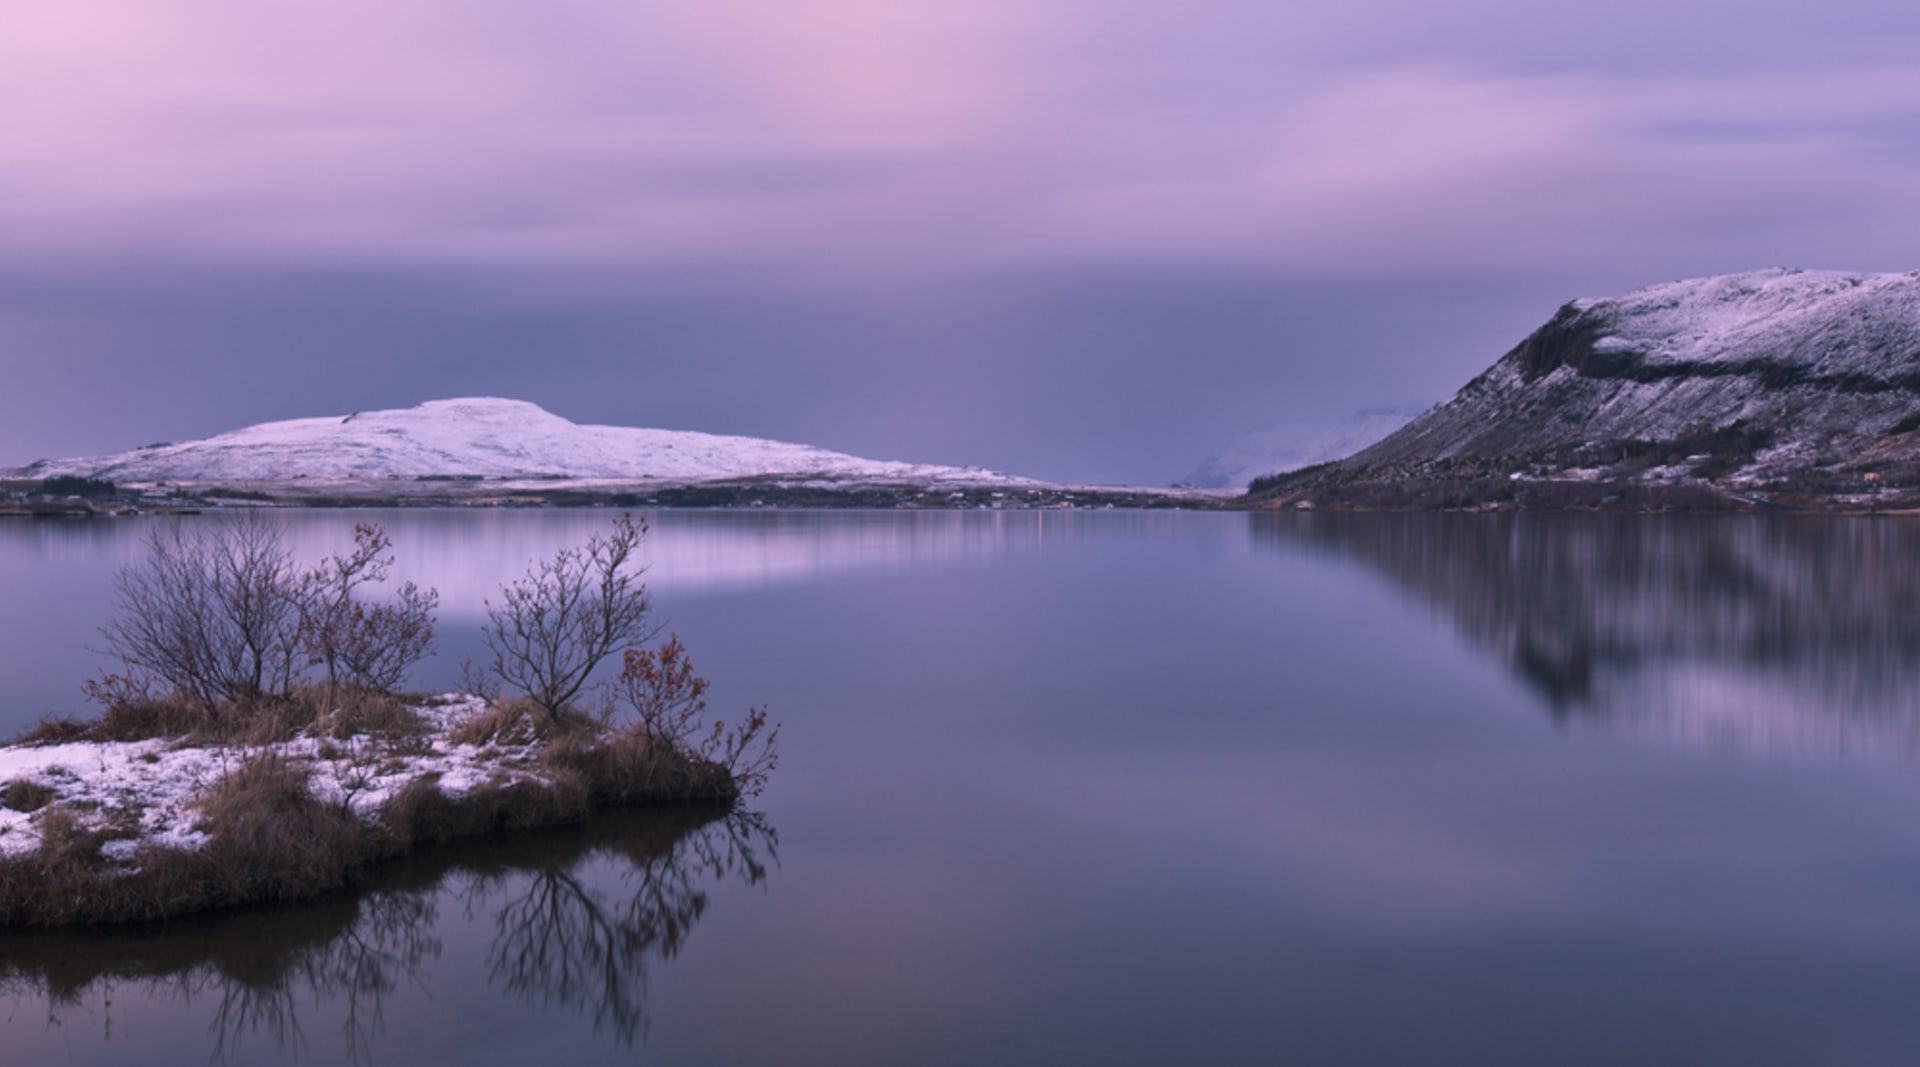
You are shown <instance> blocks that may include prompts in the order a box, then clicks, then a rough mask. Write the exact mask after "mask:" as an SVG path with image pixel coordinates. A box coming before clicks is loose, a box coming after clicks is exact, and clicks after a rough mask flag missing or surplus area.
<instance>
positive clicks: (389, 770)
mask: <svg viewBox="0 0 1920 1067" xmlns="http://www.w3.org/2000/svg"><path fill="white" fill-rule="evenodd" d="M406 711H407V712H408V713H410V714H408V715H407V716H406V724H405V726H404V727H403V728H394V727H392V726H389V727H388V728H386V729H384V730H381V731H371V730H370V731H365V732H357V733H355V734H353V735H352V736H348V737H332V736H319V737H316V736H293V737H289V738H288V739H285V740H281V741H277V742H273V743H268V744H261V745H237V744H231V743H223V744H202V743H197V742H195V741H194V740H193V739H189V738H150V739H146V740H137V741H111V740H93V739H73V740H55V741H54V742H53V743H44V744H35V743H31V740H29V741H25V742H18V743H15V744H12V745H8V746H4V747H0V803H3V804H5V810H0V926H41V927H48V926H70V925H84V924H94V923H105V922H125V921H154V920H159V919H165V918H170V917H173V916H176V915H181V914H186V913H190V912H196V911H203V910H208V909H211V908H219V907H228V906H237V905H242V904H253V903H263V902H274V901H286V900H296V899H305V898H309V897H314V896H320V895H324V894H326V893H328V892H333V891H336V890H338V889H340V888H343V887H345V886H348V885H351V884H352V883H353V882H354V881H355V880H356V879H357V877H358V875H359V873H360V872H361V871H362V870H364V869H365V868H366V867H367V866H368V865H370V864H372V863H374V862H377V861H379V860H382V859H386V858H390V857H393V856H396V855H400V854H404V853H406V852H407V851H409V850H411V849H412V848H414V847H416V846H417V845H422V844H431V843H436V842H441V841H447V840H452V839H455V838H460V837H471V836H477V835H481V834H486V833H491V832H494V831H496V830H500V829H504V828H538V827H542V826H551V825H558V824H562V823H568V822H575V821H578V820H580V819H582V818H585V817H586V816H587V815H588V814H589V813H591V812H592V811H594V810H597V809H601V808H608V807H615V806H635V805H646V804H687V803H695V804H717V805H723V806H724V805H729V804H731V803H732V802H733V801H734V800H735V799H737V797H738V796H739V792H740V790H739V783H738V782H737V781H736V780H735V778H734V777H733V775H732V774H730V773H729V772H728V770H727V769H726V768H725V767H722V766H720V765H718V764H716V763H713V762H712V761H710V760H707V759H704V758H703V757H701V756H700V755H699V754H697V753H695V752H691V751H688V750H687V749H685V748H683V747H679V746H676V745H672V744H666V743H661V742H659V741H657V740H654V739H651V738H649V737H648V736H647V735H645V734H644V733H642V732H640V731H638V730H636V729H634V728H632V727H624V728H623V727H619V726H613V725H609V724H606V723H600V722H595V721H593V720H589V719H586V718H585V717H573V718H569V719H567V720H565V721H561V720H553V719H547V720H544V721H543V720H542V719H541V718H540V717H539V716H538V713H537V712H536V711H535V710H533V709H532V708H531V707H530V706H527V705H523V704H516V703H507V704H497V703H489V702H487V701H485V700H483V699H481V698H479V697H474V696H467V695H463V694H447V695H444V696H440V697H434V698H431V699H428V700H426V701H424V702H422V703H420V704H417V705H411V706H409V707H407V709H406ZM78 729H80V728H69V730H70V732H71V731H77V730H78ZM59 732H60V731H59V730H58V729H57V728H56V729H55V730H53V731H42V732H41V736H43V737H44V736H46V735H47V734H48V733H52V734H55V735H57V734H58V733H59ZM33 736H34V735H30V739H31V738H32V737H33Z"/></svg>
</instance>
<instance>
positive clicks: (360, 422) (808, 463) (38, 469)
mask: <svg viewBox="0 0 1920 1067" xmlns="http://www.w3.org/2000/svg"><path fill="white" fill-rule="evenodd" d="M21 473H22V474H24V475H25V476H27V477H33V478H46V477H51V476H54V475H63V474H65V475H81V476H85V477H91V478H104V479H108V480H110V481H114V482H118V483H123V484H141V483H152V482H161V481H165V482H173V483H183V484H193V483H232V482H285V481H289V480H293V479H312V480H318V481H328V482H358V481H366V480H371V479H385V478H394V477H398V478H432V477H483V478H499V479H516V478H565V479H599V480H612V481H636V482H642V481H644V482H654V481H658V482H676V483H691V482H704V481H713V480H718V479H730V478H747V477H772V478H775V479H780V480H789V481H799V482H804V481H829V482H862V483H914V484H917V483H949V484H984V483H1008V484H1029V483H1028V482H1027V481H1026V480H1025V479H1019V478H1013V477H1011V476H1008V475H1004V474H997V473H994V472H992V471H986V470H981V469H978V468H971V467H969V468H960V467H941V466H933V465H928V464H915V463H893V462H884V461H879V460H870V459H861V458H859V457H857V456H849V455H844V454H842V453H839V452H829V451H827V450H825V449H821V448H813V447H810V446H807V445H796V444H787V443H785V442H781V441H767V440H762V439H760V438H754V437H730V436H722V435H718V434H708V433H694V432H690V431H682V430H652V429H638V428H631V427H624V426H580V425H576V424H574V423H572V422H569V421H568V420H566V419H563V418H561V417H560V416H558V415H554V414H552V413H551V412H548V411H546V410H544V409H543V408H541V407H539V406H538V405H535V404H530V403H527V402H525V401H520V400H503V399H497V398H493V397H470V398H463V399H455V400H434V401H429V402H427V403H424V404H421V405H419V406H417V407H411V408H403V409H396V410H389V411H365V412H358V413H355V414H352V415H348V416H346V417H344V418H339V417H333V418H309V419H290V420H287V421H284V422H268V423H261V424H259V425H257V426H249V427H247V428H245V429H241V430H234V431H232V432H230V433H223V434H220V435H218V436H215V437H209V438H207V439H206V440H203V441H188V442H184V443H180V444H170V445H161V446H156V447H150V448H142V449H138V450H135V451H132V452H121V453H118V454H114V455H106V456H92V457H87V458H80V459H66V460H42V461H40V462H38V463H35V464H33V465H31V466H29V467H27V468H24V469H23V471H22V472H21Z"/></svg>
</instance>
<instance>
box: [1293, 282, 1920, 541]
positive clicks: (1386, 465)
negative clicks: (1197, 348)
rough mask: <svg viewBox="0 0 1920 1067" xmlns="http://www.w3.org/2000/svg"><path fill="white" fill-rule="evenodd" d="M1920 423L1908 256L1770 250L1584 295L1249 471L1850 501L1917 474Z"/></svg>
mask: <svg viewBox="0 0 1920 1067" xmlns="http://www.w3.org/2000/svg"><path fill="white" fill-rule="evenodd" d="M1916 431H1920V272H1914V273H1910V274H1843V273H1836V272H1818V271H1796V270H1779V269H1776V270H1764V271H1755V272H1751V273H1745V274H1731V275H1723V276H1718V277H1712V278H1697V279H1693V280H1689V281H1680V282H1672V283H1669V284H1665V285H1656V286H1651V287H1649V288H1645V289H1639V290H1635V291H1634V292H1631V293H1627V294H1625V295H1624V296H1619V297H1614V298H1612V299H1606V300H1576V301H1574V302H1572V303H1570V304H1567V305H1566V306H1565V307H1562V308H1561V309H1560V311H1559V313H1558V314H1556V315H1555V316H1554V317H1553V318H1552V320H1551V321H1549V322H1548V323H1547V324H1546V325H1544V326H1542V327H1541V328H1540V329H1539V330H1537V331H1535V332H1534V334H1533V335H1532V336H1530V337H1528V338H1527V339H1526V340H1524V341H1522V342H1521V343H1520V344H1519V345H1518V346H1516V347H1515V348H1514V349H1513V350H1512V351H1511V352H1508V353H1507V354H1506V355H1505V356H1503V357H1501V359H1500V360H1499V361H1498V362H1496V363H1495V364H1494V365H1493V366H1492V367H1491V368H1489V369H1488V370H1487V371H1486V372H1485V373H1483V374H1481V375H1480V376H1479V377H1477V378H1475V379H1474V380H1473V381H1471V382H1469V383H1468V384H1467V385H1466V386H1465V387H1464V388H1462V389H1461V390H1460V391H1459V392H1458V393H1456V394H1455V395H1454V396H1453V397H1451V398H1450V399H1448V400H1446V401H1443V402H1442V403H1440V404H1439V405H1437V406H1435V407H1434V408H1432V409H1431V410H1429V411H1428V412H1427V413H1426V414H1424V415H1422V416H1420V417H1419V418H1417V419H1415V420H1414V421H1413V422H1411V423H1409V424H1408V425H1407V426H1406V427H1404V428H1403V429H1401V430H1399V431H1398V432H1396V433H1393V434H1392V435H1390V436H1388V437H1387V438H1385V439H1384V440H1382V441H1380V442H1379V443H1377V444H1375V445H1373V446H1372V447H1370V448H1367V449H1365V450H1363V451H1361V452H1359V453H1358V454H1356V455H1354V456H1352V457H1350V458H1348V459H1346V460H1343V461H1341V462H1339V463H1336V464H1334V465H1333V466H1332V467H1331V468H1329V469H1325V470H1319V471H1312V472H1304V473H1302V474H1301V475H1299V476H1296V477H1293V478H1288V477H1285V476H1283V477H1281V478H1279V479H1276V480H1274V482H1273V483H1263V484H1262V486H1261V491H1262V492H1263V493H1264V494H1266V495H1268V496H1269V497H1270V498H1272V499H1275V500H1278V501H1281V502H1287V501H1292V502H1295V503H1307V502H1314V503H1337V502H1339V499H1338V498H1340V497H1341V496H1342V495H1343V494H1344V496H1345V498H1346V500H1347V502H1353V501H1354V500H1356V499H1359V498H1360V497H1365V498H1366V499H1368V500H1374V501H1378V502H1382V503H1385V504H1387V505H1389V506H1396V505H1397V506H1423V504H1422V503H1421V499H1419V498H1422V497H1424V499H1425V501H1426V505H1428V506H1430V505H1431V504H1434V503H1444V502H1447V501H1452V502H1456V503H1471V502H1473V501H1475V500H1476V499H1479V500H1481V501H1483V502H1486V501H1491V502H1498V501H1500V500H1505V499H1516V498H1524V497H1526V495H1527V494H1528V493H1533V494H1536V496H1535V498H1536V499H1539V498H1544V497H1546V496H1549V495H1551V493H1553V492H1558V491H1559V489H1556V488H1555V487H1556V486H1558V487H1561V488H1564V487H1567V486H1572V485H1575V484H1577V483H1582V482H1584V483H1589V484H1591V485H1595V486H1600V487H1605V488H1606V489H1608V490H1609V491H1610V492H1613V493H1617V492H1618V491H1619V490H1620V489H1621V488H1622V487H1626V488H1630V489H1632V490H1634V491H1636V492H1640V493H1641V494H1642V497H1643V498H1644V499H1647V500H1649V501H1655V500H1659V499H1667V500H1669V501H1671V500H1673V499H1678V497H1676V496H1675V494H1677V493H1681V492H1688V493H1693V494H1695V496H1696V497H1700V498H1703V499H1704V497H1705V496H1710V495H1713V494H1720V495H1721V496H1722V498H1723V499H1725V498H1727V497H1726V494H1729V493H1731V494H1739V495H1748V494H1755V493H1758V494H1779V495H1781V496H1782V497H1784V498H1795V499H1801V500H1804V501H1805V502H1810V503H1819V502H1823V501H1824V502H1836V501H1837V502H1840V503H1842V504H1846V503H1848V502H1849V501H1853V502H1856V503H1857V502H1858V501H1859V500H1863V499H1866V498H1867V497H1869V496H1871V497H1873V498H1875V499H1879V498H1881V497H1884V496H1886V495H1888V494H1902V493H1909V492H1920V432H1916ZM1396 494H1398V495H1396ZM1661 494H1665V496H1664V497H1663V496H1662V495H1661ZM1614 498H1615V499H1617V497H1614ZM1595 499H1597V500H1604V499H1609V497H1606V496H1602V497H1596V498H1595Z"/></svg>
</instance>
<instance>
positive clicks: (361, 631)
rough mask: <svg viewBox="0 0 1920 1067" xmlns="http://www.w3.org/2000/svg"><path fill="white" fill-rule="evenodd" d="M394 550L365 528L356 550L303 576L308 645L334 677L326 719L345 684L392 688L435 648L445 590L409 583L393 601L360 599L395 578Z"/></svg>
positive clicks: (360, 527)
mask: <svg viewBox="0 0 1920 1067" xmlns="http://www.w3.org/2000/svg"><path fill="white" fill-rule="evenodd" d="M392 545H393V542H392V540H391V539H390V538H389V537H388V536H387V534H386V531H385V530H383V529H381V528H380V527H379V526H376V525H374V524H372V523H364V522H363V523H359V524H357V525H356V526H354V528H353V551H351V552H349V553H347V554H346V555H336V556H333V557H331V558H330V559H328V560H327V561H326V562H324V563H322V564H320V565H319V566H318V567H315V568H313V569H312V570H310V571H308V572H306V573H305V574H304V575H302V576H301V578H300V582H299V588H298V589H297V591H296V594H295V595H296V598H297V601H298V604H299V610H300V642H301V647H302V648H303V649H304V650H305V651H306V652H307V653H308V655H309V656H310V657H311V659H312V661H313V662H316V663H318V664H319V665H320V666H321V667H323V668H324V669H325V670H326V675H327V703H326V706H325V707H324V708H323V709H322V714H323V716H324V715H326V714H330V713H331V712H332V710H333V706H334V703H335V701H336V700H337V698H338V694H339V692H340V689H341V687H342V686H346V687H349V688H353V689H360V690H367V691H372V692H386V691H388V690H391V689H393V688H394V687H396V686H398V685H399V684H400V680H401V679H402V678H404V677H406V674H407V671H408V670H410V669H412V668H413V666H414V664H416V663H418V662H420V660H421V659H423V658H425V657H426V656H427V654H428V652H429V650H430V649H431V648H432V645H433V612H434V609H435V608H436V607H438V606H439V603H440V595H439V594H438V593H437V592H435V591H433V590H430V589H429V590H424V591H423V590H421V589H420V587H419V586H417V585H415V584H414V583H412V582H408V583H406V584H405V585H402V586H401V587H400V589H399V592H398V595H397V597H396V598H395V601H394V602H393V603H384V604H383V603H368V602H366V601H364V600H363V599H361V598H360V597H359V596H358V593H359V592H360V590H361V589H362V588H363V587H365V586H368V585H377V584H380V583H382V582H385V581H386V580H387V575H388V572H389V571H390V569H391V568H392V566H393V555H392V553H391V551H390V549H391V548H392Z"/></svg>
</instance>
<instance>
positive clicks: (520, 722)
mask: <svg viewBox="0 0 1920 1067" xmlns="http://www.w3.org/2000/svg"><path fill="white" fill-rule="evenodd" d="M599 728H600V724H599V723H597V722H595V721H594V720H593V719H592V718H590V717H588V716H586V715H583V714H581V713H580V712H577V711H574V710H573V709H571V708H561V709H560V710H559V711H555V712H549V711H548V710H547V709H546V708H543V707H541V706H540V705H539V704H536V703H534V702H533V701H531V700H528V699H526V698H524V697H520V698H515V699H513V700H497V701H492V702H490V703H488V704H487V706H486V709H485V710H483V711H481V712H480V713H479V714H477V715H475V716H473V717H472V718H471V719H468V720H467V721H466V722H464V723H462V724H461V725H460V726H459V727H458V728H457V729H455V730H454V732H453V734H452V736H451V737H450V738H449V740H451V741H452V742H453V743H455V744H458V745H493V744H498V745H531V744H536V743H538V742H541V741H548V740H553V739H556V738H563V737H568V736H573V735H580V734H591V733H593V732H594V731H595V730H598V729H599Z"/></svg>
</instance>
